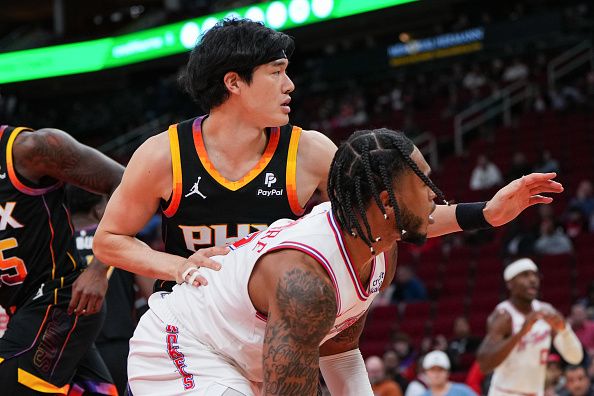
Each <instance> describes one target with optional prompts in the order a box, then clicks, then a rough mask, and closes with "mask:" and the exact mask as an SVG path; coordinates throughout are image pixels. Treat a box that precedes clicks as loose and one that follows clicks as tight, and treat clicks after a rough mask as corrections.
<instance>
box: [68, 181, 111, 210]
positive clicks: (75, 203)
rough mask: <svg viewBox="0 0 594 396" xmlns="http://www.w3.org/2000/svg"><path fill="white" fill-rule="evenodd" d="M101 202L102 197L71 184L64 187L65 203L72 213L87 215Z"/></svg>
mask: <svg viewBox="0 0 594 396" xmlns="http://www.w3.org/2000/svg"><path fill="white" fill-rule="evenodd" d="M102 200H103V196H102V195H98V194H94V193H92V192H89V191H87V190H83V189H82V188H78V187H75V186H73V185H71V184H68V185H67V186H66V202H68V207H69V208H70V210H71V211H72V213H89V212H90V211H91V210H92V209H93V208H94V207H95V206H96V205H99V204H100V203H101V201H102Z"/></svg>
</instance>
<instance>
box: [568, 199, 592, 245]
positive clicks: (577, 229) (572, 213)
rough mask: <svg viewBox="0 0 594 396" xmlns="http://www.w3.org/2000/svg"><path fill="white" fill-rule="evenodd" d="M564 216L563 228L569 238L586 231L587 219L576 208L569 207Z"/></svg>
mask: <svg viewBox="0 0 594 396" xmlns="http://www.w3.org/2000/svg"><path fill="white" fill-rule="evenodd" d="M564 217H565V222H564V224H563V228H565V233H566V234H567V236H568V237H570V238H571V239H575V237H577V236H578V235H581V234H582V233H584V232H587V231H588V221H587V220H586V218H585V217H584V214H583V213H582V211H581V210H579V209H578V208H576V207H573V208H569V209H568V211H567V213H566V214H565V216H564Z"/></svg>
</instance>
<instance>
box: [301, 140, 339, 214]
mask: <svg viewBox="0 0 594 396" xmlns="http://www.w3.org/2000/svg"><path fill="white" fill-rule="evenodd" d="M336 150H337V148H336V145H335V144H334V143H333V142H332V141H331V140H330V139H329V138H328V137H327V136H326V135H324V134H322V133H320V132H317V131H303V132H302V134H301V139H300V140H299V149H298V150H297V183H298V185H299V186H301V188H305V189H306V190H308V186H309V188H310V189H311V193H313V191H315V190H317V191H319V192H320V193H321V198H322V200H323V201H325V200H327V199H328V196H327V192H326V184H327V182H328V173H329V171H330V164H331V163H332V159H333V158H334V154H335V153H336ZM307 193H308V194H306V195H307V198H305V197H303V198H304V199H302V197H300V199H299V202H300V203H301V204H302V205H305V203H306V202H307V201H308V200H309V198H310V196H311V194H310V191H307Z"/></svg>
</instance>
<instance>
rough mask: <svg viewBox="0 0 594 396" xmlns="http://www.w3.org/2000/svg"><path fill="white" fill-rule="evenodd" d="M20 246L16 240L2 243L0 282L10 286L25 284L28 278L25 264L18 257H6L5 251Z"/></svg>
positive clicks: (8, 239) (0, 245) (0, 243)
mask: <svg viewBox="0 0 594 396" xmlns="http://www.w3.org/2000/svg"><path fill="white" fill-rule="evenodd" d="M17 246H19V244H18V243H17V240H16V239H14V238H7V239H3V240H1V241H0V281H2V283H4V284H7V285H9V286H14V285H18V284H21V283H23V281H24V280H25V278H26V277H27V267H26V266H25V262H24V261H23V260H21V259H20V258H18V257H9V258H5V257H4V251H5V250H8V249H13V248H15V247H17Z"/></svg>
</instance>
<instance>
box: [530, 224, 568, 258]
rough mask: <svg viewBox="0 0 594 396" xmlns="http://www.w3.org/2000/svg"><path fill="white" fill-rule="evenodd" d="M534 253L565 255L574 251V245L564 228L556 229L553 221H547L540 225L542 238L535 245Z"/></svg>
mask: <svg viewBox="0 0 594 396" xmlns="http://www.w3.org/2000/svg"><path fill="white" fill-rule="evenodd" d="M534 251H535V252H536V253H538V254H565V253H571V252H572V251H573V245H572V244H571V240H570V239H569V237H568V236H567V235H565V232H563V229H562V228H560V227H559V228H555V224H554V223H553V221H552V220H551V219H545V220H543V221H542V223H541V224H540V236H539V237H538V239H537V240H536V242H535V243H534Z"/></svg>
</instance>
